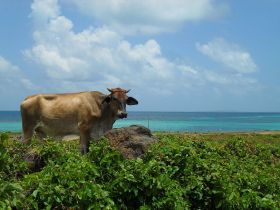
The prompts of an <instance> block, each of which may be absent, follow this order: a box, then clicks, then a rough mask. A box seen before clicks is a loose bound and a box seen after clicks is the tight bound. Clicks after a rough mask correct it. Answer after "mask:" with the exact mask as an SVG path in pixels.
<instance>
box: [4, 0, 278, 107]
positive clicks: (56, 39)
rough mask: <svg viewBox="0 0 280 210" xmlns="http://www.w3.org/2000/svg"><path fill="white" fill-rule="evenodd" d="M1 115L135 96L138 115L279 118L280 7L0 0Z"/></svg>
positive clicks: (223, 0) (172, 0) (234, 2)
mask: <svg viewBox="0 0 280 210" xmlns="http://www.w3.org/2000/svg"><path fill="white" fill-rule="evenodd" d="M0 27H1V31H0V32H1V33H0V95H1V99H0V110H19V106H20V103H21V101H22V100H24V98H25V97H26V96H28V95H31V94H36V93H64V92H81V91H95V90H97V91H101V92H103V93H105V94H107V93H108V91H107V89H106V88H114V87H121V88H124V89H131V91H130V92H129V95H130V96H133V97H135V98H136V99H137V100H138V101H139V104H138V105H137V106H132V107H129V108H128V110H133V111H187V112H188V111H190V112H191V111H239V112H280V53H279V51H280V38H279V37H280V1H279V0H257V1H256V0H246V1H242V0H219V1H218V0H196V1H193V0H141V1H139V0H105V1H98V0H34V1H32V0H24V1H19V0H0Z"/></svg>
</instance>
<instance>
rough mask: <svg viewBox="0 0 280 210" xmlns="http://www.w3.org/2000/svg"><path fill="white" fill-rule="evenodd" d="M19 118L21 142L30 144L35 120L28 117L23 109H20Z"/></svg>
mask: <svg viewBox="0 0 280 210" xmlns="http://www.w3.org/2000/svg"><path fill="white" fill-rule="evenodd" d="M21 118H22V130H23V143H24V144H30V142H31V138H32V136H33V132H34V128H35V126H36V121H35V120H32V117H30V116H29V115H28V113H27V112H26V111H25V110H24V109H21Z"/></svg>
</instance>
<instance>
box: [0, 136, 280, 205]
mask: <svg viewBox="0 0 280 210" xmlns="http://www.w3.org/2000/svg"><path fill="white" fill-rule="evenodd" d="M158 138H159V139H160V140H159V142H158V143H156V144H154V145H153V146H152V147H151V148H150V150H149V151H148V152H147V153H146V155H145V156H144V157H143V159H135V160H125V159H124V158H123V157H122V156H121V154H120V153H119V152H118V151H115V150H114V149H113V148H111V147H110V146H109V143H108V141H107V140H106V139H102V140H100V141H98V142H95V143H92V144H91V145H90V151H89V153H88V154H87V155H83V156H82V155H80V153H79V150H78V147H79V143H78V142H76V141H74V142H59V141H54V140H52V139H47V140H46V142H44V143H42V142H40V141H38V140H36V139H35V140H33V142H32V144H31V146H25V145H22V144H21V143H20V142H18V141H16V140H14V139H11V138H9V135H8V134H5V133H4V134H1V141H0V178H1V179H0V208H1V209H69V208H70V209H71V208H72V209H279V208H280V194H279V191H280V183H279V180H278V179H279V174H280V163H279V160H280V152H279V151H280V149H279V148H280V147H279V144H274V145H269V144H266V143H264V142H261V141H258V142H256V141H253V140H250V139H248V138H247V137H246V136H239V137H233V138H227V139H225V140H223V141H222V142H220V143H217V142H215V143H213V142H211V141H208V140H207V138H205V137H203V136H202V137H201V138H198V137H196V139H190V137H189V136H184V135H179V134H158ZM279 139H280V138H279ZM273 141H275V138H273ZM26 154H35V155H36V157H37V158H38V159H39V160H40V161H41V163H42V164H41V167H40V168H39V169H38V170H37V171H32V170H31V169H30V167H29V165H28V163H27V162H26V161H25V157H26Z"/></svg>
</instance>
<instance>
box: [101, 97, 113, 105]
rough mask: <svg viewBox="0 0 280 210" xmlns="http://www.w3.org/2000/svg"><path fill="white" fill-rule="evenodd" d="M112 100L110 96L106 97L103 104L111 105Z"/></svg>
mask: <svg viewBox="0 0 280 210" xmlns="http://www.w3.org/2000/svg"><path fill="white" fill-rule="evenodd" d="M111 100H112V97H111V96H110V95H109V96H106V97H105V98H104V99H103V101H102V104H104V102H106V103H107V104H109V103H110V102H111Z"/></svg>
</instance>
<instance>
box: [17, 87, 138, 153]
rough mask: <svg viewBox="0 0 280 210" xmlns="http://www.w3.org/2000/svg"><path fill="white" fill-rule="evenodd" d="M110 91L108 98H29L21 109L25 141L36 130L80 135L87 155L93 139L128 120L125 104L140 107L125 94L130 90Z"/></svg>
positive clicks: (93, 95) (91, 95)
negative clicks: (123, 119) (125, 119)
mask: <svg viewBox="0 0 280 210" xmlns="http://www.w3.org/2000/svg"><path fill="white" fill-rule="evenodd" d="M108 90H109V91H110V94H108V95H104V94H102V93H100V92H96V91H92V92H80V93H65V94H37V95H32V96H29V97H27V98H26V99H25V100H24V101H23V102H22V103H21V106H20V109H21V116H22V128H23V134H24V140H23V142H24V143H26V144H29V143H30V140H31V138H32V136H33V133H34V131H36V133H37V134H38V135H39V136H41V137H43V136H45V135H48V136H56V137H57V136H59V137H62V136H65V135H69V134H78V135H80V144H81V152H82V153H83V154H84V153H86V152H87V151H88V148H89V141H90V138H98V137H100V136H101V135H102V134H103V133H104V132H106V131H108V130H110V129H112V127H113V124H114V122H115V121H116V120H117V119H119V118H121V119H122V118H126V117H127V112H126V104H127V105H136V104H138V101H137V100H136V99H135V98H133V97H128V96H127V95H126V94H127V93H128V92H129V90H128V91H127V90H124V89H121V88H115V89H108Z"/></svg>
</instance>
